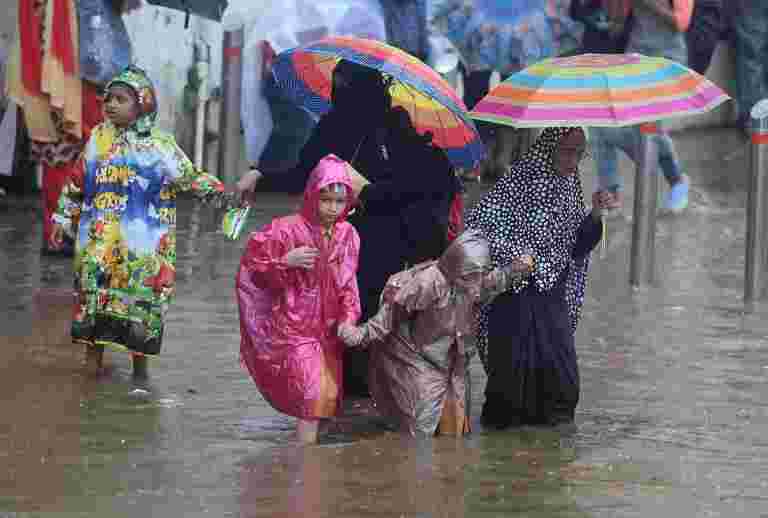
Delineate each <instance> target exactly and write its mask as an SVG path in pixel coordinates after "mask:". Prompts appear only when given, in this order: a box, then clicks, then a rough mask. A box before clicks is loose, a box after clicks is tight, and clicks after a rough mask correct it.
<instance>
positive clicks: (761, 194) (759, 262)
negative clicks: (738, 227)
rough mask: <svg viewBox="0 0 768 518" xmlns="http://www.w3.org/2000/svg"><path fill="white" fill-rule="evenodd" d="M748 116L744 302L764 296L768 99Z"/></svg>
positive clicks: (757, 105)
mask: <svg viewBox="0 0 768 518" xmlns="http://www.w3.org/2000/svg"><path fill="white" fill-rule="evenodd" d="M750 115H751V124H752V131H751V134H752V135H751V141H752V142H751V144H750V154H749V155H750V164H749V165H750V181H749V189H748V190H747V238H746V243H747V245H746V246H747V248H746V252H745V254H744V302H746V303H751V302H754V301H755V300H758V299H760V298H761V297H762V295H763V289H764V285H763V284H764V280H763V279H764V271H765V267H766V265H765V257H766V254H765V245H766V239H765V231H766V221H765V217H766V214H765V212H766V205H765V196H766V178H765V175H766V168H768V99H765V100H762V101H760V102H759V103H757V104H755V106H754V107H753V108H752V111H751V112H750Z"/></svg>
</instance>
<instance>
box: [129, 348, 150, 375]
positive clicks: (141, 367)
mask: <svg viewBox="0 0 768 518" xmlns="http://www.w3.org/2000/svg"><path fill="white" fill-rule="evenodd" d="M131 357H132V358H133V377H134V378H138V379H147V378H148V377H149V372H147V357H146V356H144V355H143V354H135V353H134V354H132V355H131Z"/></svg>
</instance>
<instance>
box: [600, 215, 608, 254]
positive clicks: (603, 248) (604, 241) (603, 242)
mask: <svg viewBox="0 0 768 518" xmlns="http://www.w3.org/2000/svg"><path fill="white" fill-rule="evenodd" d="M601 224H602V226H603V232H602V237H601V238H600V259H605V258H606V256H607V255H608V224H607V223H606V222H605V218H602V222H601Z"/></svg>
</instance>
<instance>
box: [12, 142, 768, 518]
mask: <svg viewBox="0 0 768 518" xmlns="http://www.w3.org/2000/svg"><path fill="white" fill-rule="evenodd" d="M699 160H700V161H703V162H702V164H703V165H702V164H699V163H698V162H695V163H694V161H693V159H691V161H690V162H689V163H691V164H694V165H692V166H691V167H692V168H693V167H696V168H704V167H705V166H706V167H711V168H712V169H715V168H716V167H715V166H722V165H723V164H722V163H721V162H717V160H720V161H722V160H724V159H723V158H722V157H721V158H717V157H715V156H714V155H713V153H710V155H708V157H703V158H700V159H699ZM707 161H709V162H707ZM713 161H714V162H713ZM719 169H725V168H723V167H719ZM717 174H720V175H723V174H726V173H722V172H721V173H717ZM700 178H701V180H700V181H699V182H698V183H697V182H696V181H695V184H696V185H700V186H701V189H700V191H699V192H698V194H697V195H696V197H694V204H693V205H694V206H693V208H692V210H691V211H689V212H688V213H687V214H686V215H684V216H682V217H679V218H676V219H669V218H665V219H661V220H660V221H659V227H658V234H657V248H658V256H657V262H658V265H659V276H658V282H657V284H656V285H655V286H653V287H651V288H648V289H644V290H642V291H639V292H632V291H630V290H629V288H628V287H627V285H626V277H627V270H628V248H629V241H630V230H631V228H630V224H628V223H626V222H622V221H611V222H609V230H610V234H609V248H608V250H607V253H606V254H605V257H603V258H600V257H599V256H597V254H596V256H595V259H594V261H593V264H592V280H591V284H590V287H589V292H588V300H587V303H586V306H585V312H584V319H583V321H582V325H581V327H580V329H579V332H578V336H577V349H578V352H579V359H580V368H581V377H582V399H581V403H580V405H579V408H578V412H577V419H576V420H577V426H578V428H577V431H575V432H571V433H567V434H560V433H558V432H555V431H552V430H547V429H536V428H525V429H521V430H510V431H503V432H498V431H494V432H485V431H483V430H482V428H481V426H480V425H479V423H474V425H475V430H476V431H475V433H473V434H472V435H471V436H470V437H468V438H466V439H459V440H457V439H452V438H437V439H434V440H416V439H411V438H407V437H401V436H399V435H396V434H393V433H391V432H389V431H387V430H386V428H385V427H384V426H382V424H381V421H380V420H379V419H377V418H376V417H375V416H373V415H371V408H370V407H369V406H367V405H364V404H360V403H359V402H350V403H349V404H348V405H346V415H345V416H344V417H342V418H341V419H339V422H338V423H336V424H335V425H333V426H332V427H330V428H329V429H327V430H326V431H325V434H324V438H323V440H322V441H321V444H320V445H318V446H312V447H298V446H296V445H295V444H293V443H292V442H291V439H290V436H291V432H292V426H293V423H292V420H291V419H290V418H286V417H283V416H280V415H279V414H277V413H276V412H274V411H273V410H272V409H271V408H270V407H269V406H268V405H267V404H266V403H265V402H264V400H263V399H262V398H261V397H260V396H259V394H258V392H257V391H256V389H255V387H254V385H253V383H252V382H251V380H250V378H249V377H248V376H247V374H246V373H245V371H243V370H242V369H241V367H240V365H239V358H238V351H239V334H238V322H237V312H236V306H235V301H234V293H233V283H234V273H235V271H236V266H237V264H238V261H239V255H240V251H241V249H242V246H243V244H244V239H243V240H241V242H239V243H235V244H232V243H230V242H227V241H226V240H224V238H223V237H222V236H221V235H220V234H218V233H217V214H216V213H215V212H214V211H213V210H211V209H208V208H202V209H200V208H193V206H192V205H191V204H190V203H186V202H185V203H182V204H181V207H180V211H179V221H178V229H179V230H178V236H179V239H178V282H179V283H178V297H177V301H176V303H175V304H174V306H173V308H172V310H171V313H170V317H169V320H168V325H167V327H166V336H165V343H164V351H163V355H162V356H161V357H160V358H159V359H157V360H156V361H154V362H153V363H152V364H151V366H150V369H151V370H150V375H151V379H150V382H149V384H148V386H146V387H137V386H135V385H134V384H133V382H132V380H131V376H130V363H129V360H128V358H127V357H126V356H125V355H121V354H115V353H112V354H108V356H107V361H108V363H109V365H110V370H109V372H108V373H107V374H106V375H104V376H102V377H100V378H91V377H88V376H86V375H84V374H83V373H82V371H81V366H80V362H81V361H82V351H80V350H77V349H75V348H73V347H72V346H71V345H70V344H69V343H68V340H67V332H68V323H69V320H68V319H69V311H70V310H69V307H68V303H67V302H68V301H67V299H66V295H65V293H66V288H67V287H68V286H69V285H70V282H71V272H70V270H71V268H70V261H69V260H67V259H60V258H48V257H41V256H40V254H39V246H40V233H41V225H40V222H39V221H38V219H39V217H38V216H37V212H36V210H35V209H34V207H33V206H31V205H25V204H24V203H16V204H11V205H0V243H2V245H0V265H1V266H0V273H1V274H2V282H0V306H1V309H2V314H3V321H2V324H3V325H2V327H0V369H2V372H1V373H0V390H1V392H0V415H2V419H0V516H3V517H4V516H48V515H49V513H50V512H53V511H55V512H57V513H58V514H57V516H59V515H60V516H68V517H69V516H72V517H75V516H78V517H79V516H89V517H90V516H93V517H100V518H102V517H122V516H126V517H129V516H130V517H134V516H163V517H177V516H178V517H182V516H183V517H196V516H216V517H223V516H242V517H256V516H265V517H293V516H296V517H299V516H301V517H304V516H306V517H325V516H328V517H368V516H370V517H396V518H401V517H407V518H425V517H496V516H498V517H509V516H520V517H541V518H553V517H557V518H560V517H648V516H654V515H656V516H668V515H675V516H679V517H681V518H682V517H717V516H722V517H734V516H739V517H741V516H744V517H760V516H768V411H767V410H768V409H767V408H766V404H767V403H768V384H766V375H767V374H768V318H766V316H768V315H766V311H765V309H763V308H761V307H758V308H757V310H756V312H754V313H745V312H744V311H743V305H742V303H741V290H742V278H743V250H744V239H743V236H744V211H743V209H742V208H740V207H743V202H741V201H740V200H741V198H743V191H738V189H737V190H736V191H735V192H729V191H728V190H727V189H724V188H722V185H721V186H719V187H718V182H721V180H722V178H723V177H722V176H718V177H716V178H715V177H714V176H709V177H706V178H705V177H704V176H701V177H700ZM721 183H722V182H721ZM725 183H726V184H727V185H732V184H731V183H728V182H725ZM724 185H725V184H724ZM0 203H2V202H0ZM294 204H295V201H294V200H293V199H290V198H287V197H281V196H275V195H269V196H265V197H264V199H263V202H262V203H261V204H260V206H259V209H258V210H257V211H256V215H255V216H254V217H253V218H252V220H251V222H250V228H251V229H254V228H256V227H257V226H258V225H259V224H260V223H263V222H266V221H267V219H268V218H270V217H273V216H275V215H278V214H283V213H285V212H287V211H289V210H290V209H291V208H292V207H293V206H294ZM473 367H474V371H473V377H474V383H473V385H474V390H475V393H474V395H473V400H474V405H475V406H474V408H475V412H474V413H475V415H478V414H479V408H480V405H481V404H482V399H483V395H482V389H483V385H484V376H483V372H482V367H481V366H480V365H479V362H476V363H475V364H474V366H473ZM145 389H146V390H145Z"/></svg>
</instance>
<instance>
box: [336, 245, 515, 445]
mask: <svg viewBox="0 0 768 518" xmlns="http://www.w3.org/2000/svg"><path fill="white" fill-rule="evenodd" d="M490 265H491V257H490V251H489V246H488V242H487V241H486V239H485V238H484V237H483V236H482V234H481V233H480V232H478V231H467V232H464V233H462V234H461V235H459V236H458V237H457V238H456V240H455V241H454V242H453V243H452V244H451V246H449V247H448V249H447V250H446V251H445V253H444V254H443V255H442V257H441V258H440V259H439V260H437V261H427V262H423V263H421V264H418V265H416V266H414V267H412V268H409V269H407V270H405V271H402V272H399V273H397V274H395V275H393V276H392V277H390V279H389V281H388V282H387V285H386V286H385V288H384V291H383V294H382V297H381V298H382V300H381V306H380V309H379V311H378V313H377V314H376V315H375V316H374V317H372V318H371V319H370V320H368V322H366V323H365V324H363V325H361V326H358V327H351V326H349V327H344V328H342V329H340V333H339V334H340V337H341V339H342V340H344V341H345V342H346V343H347V345H349V346H357V345H367V344H373V345H372V347H371V349H370V351H371V358H370V364H369V365H370V366H369V368H370V373H369V376H370V378H369V384H370V388H371V394H372V396H373V398H374V400H375V401H376V404H377V406H378V407H379V408H380V409H381V410H382V412H384V413H385V414H386V415H387V416H388V417H390V418H392V419H393V420H394V421H395V422H396V423H397V425H398V427H399V428H400V429H401V430H402V431H404V432H407V433H409V434H411V435H417V434H424V435H433V434H435V433H440V434H445V435H462V434H464V433H467V432H469V431H470V427H469V408H468V406H469V401H470V397H469V396H470V395H469V390H468V378H467V366H468V359H469V355H468V354H467V352H468V348H469V345H468V344H467V339H468V338H470V336H471V335H472V332H473V330H472V325H473V322H474V320H475V316H474V312H475V308H476V307H477V304H479V303H482V302H487V301H489V300H490V299H492V298H493V297H494V296H496V295H498V294H499V293H502V292H504V291H506V290H507V289H508V288H509V287H510V286H511V284H512V282H513V281H514V279H516V278H519V276H520V275H522V274H523V272H525V271H527V268H528V266H527V265H524V264H520V263H513V264H510V265H508V266H506V267H505V268H501V269H495V270H492V271H489V270H490Z"/></svg>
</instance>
